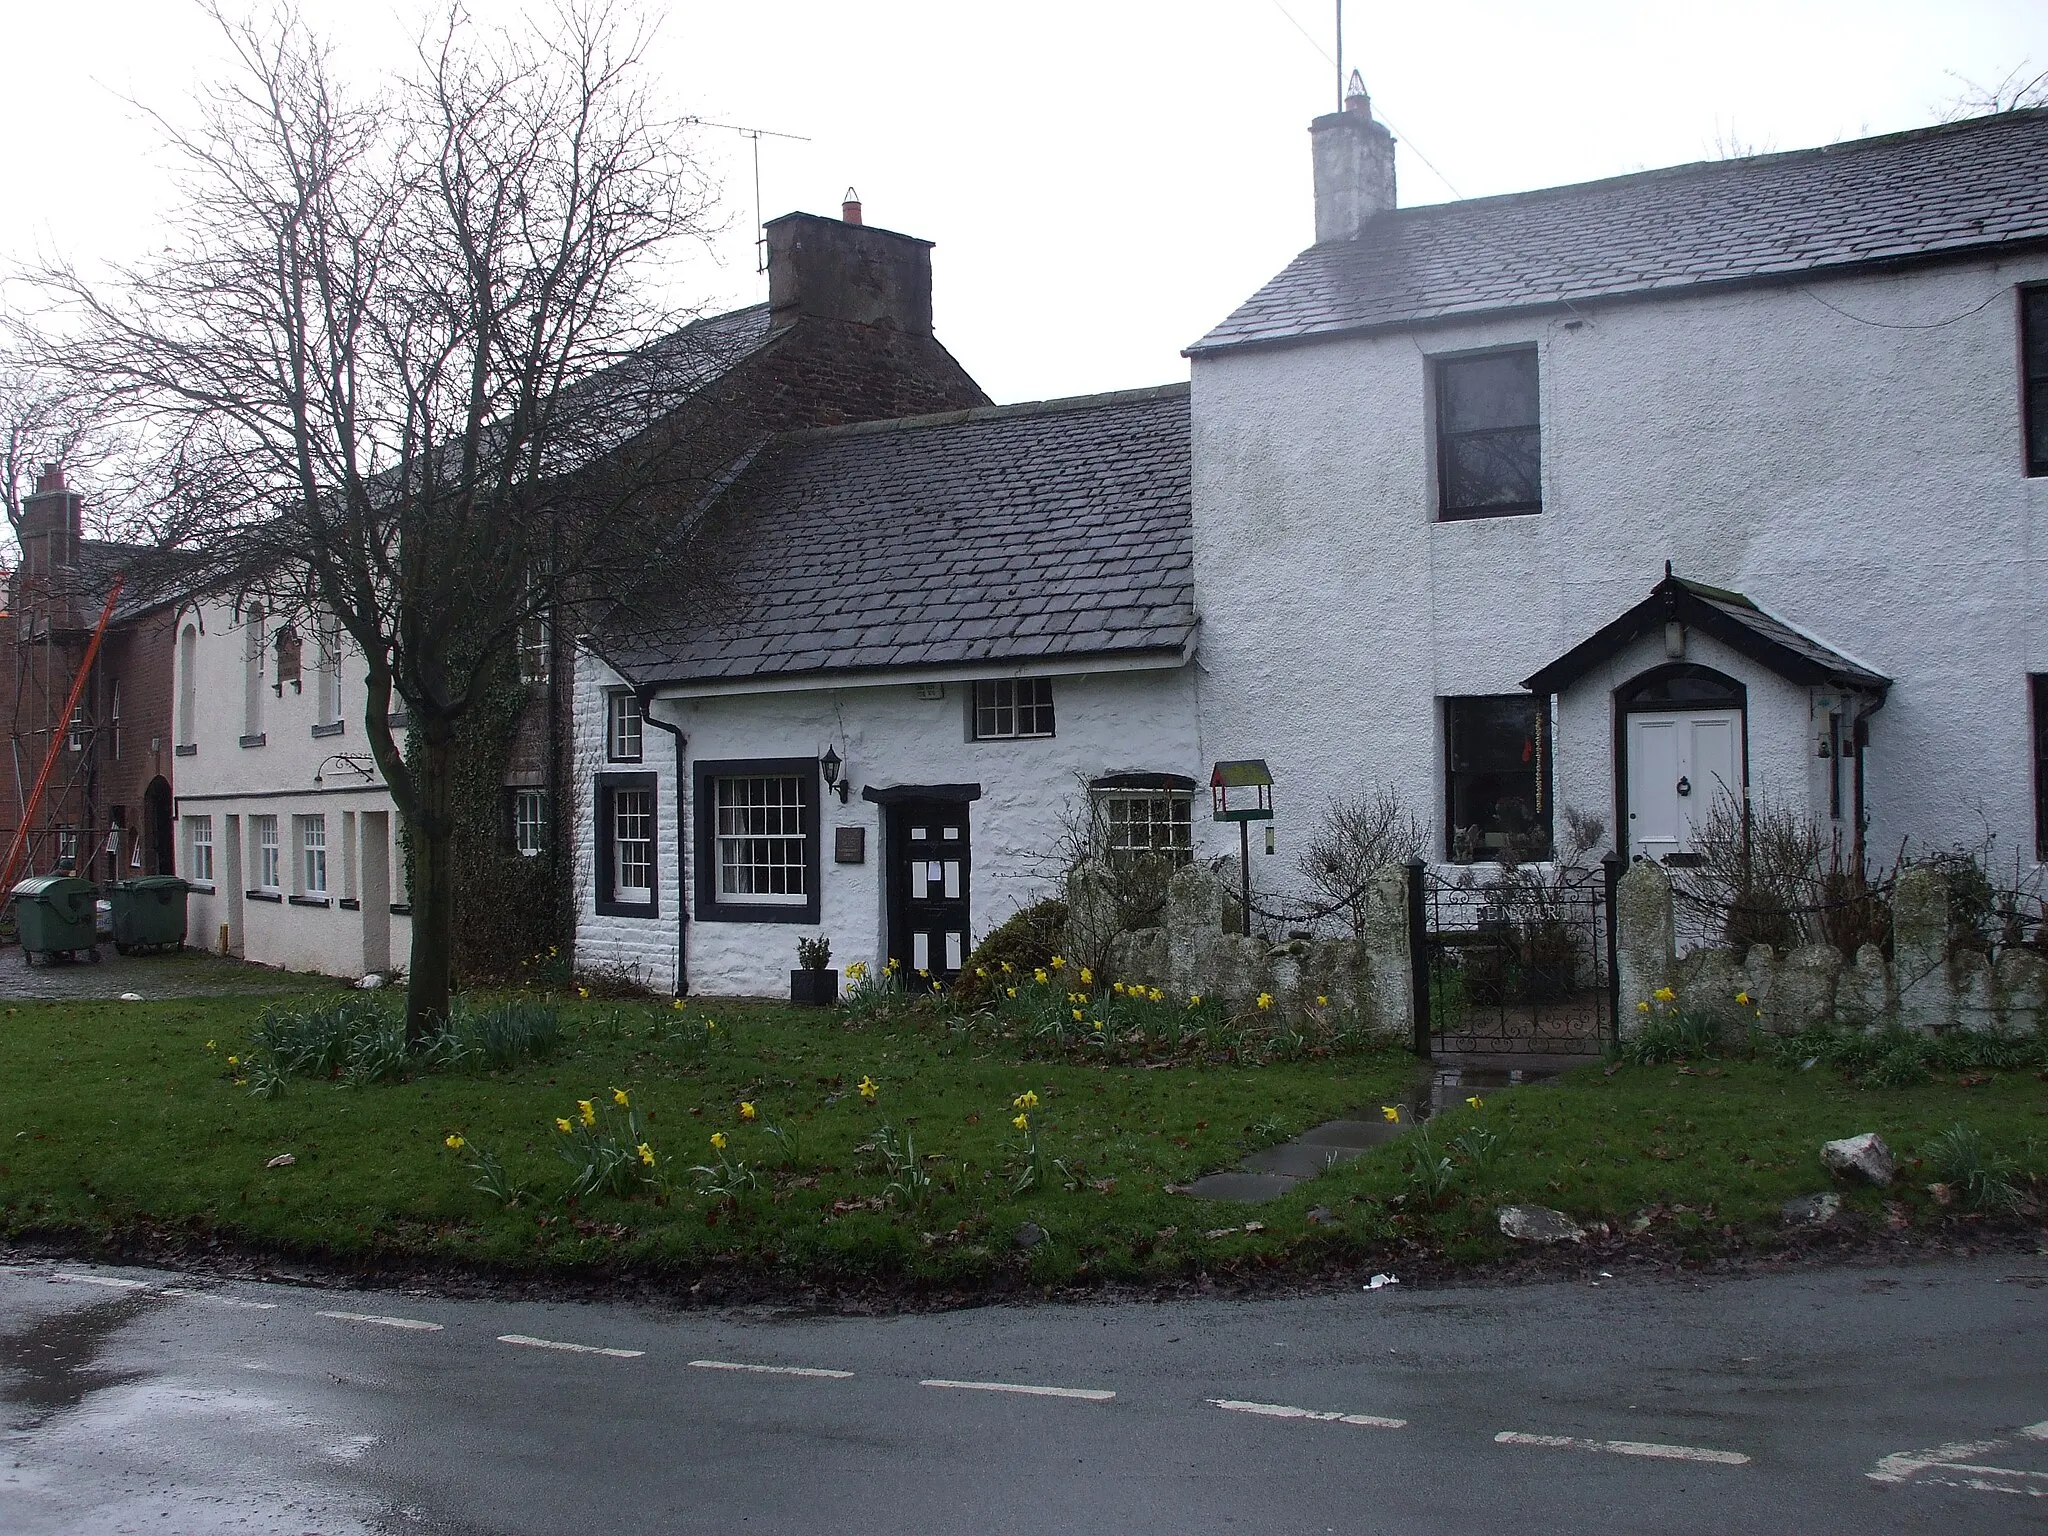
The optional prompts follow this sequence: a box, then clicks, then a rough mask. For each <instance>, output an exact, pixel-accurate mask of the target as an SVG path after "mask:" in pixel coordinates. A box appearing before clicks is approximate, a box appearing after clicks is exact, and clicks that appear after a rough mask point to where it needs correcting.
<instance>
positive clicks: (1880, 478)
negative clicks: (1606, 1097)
mask: <svg viewBox="0 0 2048 1536" xmlns="http://www.w3.org/2000/svg"><path fill="white" fill-rule="evenodd" d="M2042 278H2048V258H2044V257H2041V256H2029V257H2025V258H2021V259H2015V260H2014V261H2011V262H2009V263H2005V264H2002V265H1992V264H1988V263H1987V264H1983V265H1979V266H1974V267H1968V268H1946V269H1937V270H1930V271H1922V272H1918V273H1911V274H1902V275H1897V276H1887V277H1868V278H1858V279H1854V280H1849V281H1839V282H1830V283H1825V284H1816V285H1814V286H1813V287H1812V288H1811V289H1810V290H1809V289H1807V288H1805V287H1787V288H1782V289H1768V290H1749V291H1743V292H1731V293H1727V294H1723V295H1719V296H1693V297H1681V298H1671V299H1660V300H1657V301H1654V302H1642V303H1634V304H1628V305H1609V306H1596V307H1592V308H1589V309H1588V310H1587V311H1586V312H1585V314H1584V315H1582V316H1574V315H1564V316H1551V315H1544V316H1540V317H1539V316H1531V317H1527V318H1512V319H1498V320H1491V321H1486V322H1483V323H1474V324H1469V325H1455V326H1444V327H1438V328H1432V329H1429V330H1426V331H1416V332H1413V333H1409V334H1399V335H1388V336H1381V337H1375V338H1362V339H1359V338H1353V339H1336V340H1329V341H1323V342H1317V343H1314V344H1309V345H1299V346H1291V347H1284V348H1275V349H1270V350H1264V351H1248V352H1239V353H1227V354H1223V355H1220V356H1215V357H1199V358H1197V359H1196V360H1195V364H1194V370H1193V374H1194V390H1193V419H1194V478H1195V576H1196V591H1197V596H1198V602H1199V605H1200V608H1201V611H1202V616H1203V630H1202V656H1201V664H1202V666H1203V668H1204V669H1205V671H1206V673H1207V680H1206V681H1205V684H1204V687H1203V690H1202V707H1203V730H1204V733H1205V735H1206V737H1207V739H1208V741H1209V744H1210V746H1211V748H1212V749H1213V751H1214V754H1215V755H1216V756H1218V757H1236V756H1261V757H1265V758H1267V759H1268V760H1269V761H1270V762H1271V763H1272V766H1273V770H1274V777H1275V779H1276V780H1277V789H1276V800H1277V805H1278V808H1279V828H1278V830H1279V834H1280V837H1281V839H1282V845H1283V852H1284V851H1286V850H1287V848H1288V847H1290V846H1298V844H1299V841H1300V836H1301V833H1302V831H1303V830H1304V829H1305V828H1306V827H1307V826H1308V825H1309V824H1310V823H1311V822H1312V820H1313V817H1314V815H1315V812H1316V809H1317V807H1318V806H1319V804H1320V803H1321V802H1322V801H1323V800H1325V799H1326V798H1327V797H1329V796H1331V795H1333V794H1339V793H1351V792H1355V791H1356V790H1357V789H1359V788H1360V787H1363V786H1366V785H1368V784H1374V783H1379V784H1389V785H1392V786H1394V787H1396V788H1398V789H1399V790H1400V792H1401V793H1402V795H1403V796H1404V798H1405V799H1407V801H1408V802H1409V804H1410V805H1411V806H1412V807H1413V808H1414V809H1415V810H1417V811H1418V812H1419V813H1420V814H1421V815H1423V816H1424V817H1425V819H1426V820H1428V821H1429V822H1430V824H1431V825H1432V826H1433V827H1436V828H1437V829H1438V841H1437V848H1438V850H1439V851H1440V850H1441V848H1442V842H1441V821H1442V799H1443V771H1442V770H1443V764H1442V732H1441V726H1440V710H1439V706H1438V703H1437V701H1438V699H1440V698H1441V697H1444V696H1448V695H1456V694H1483V693H1514V692H1518V691H1519V686H1520V681H1521V679H1522V678H1524V677H1527V676H1528V675H1530V674H1531V673H1533V672H1534V671H1536V670H1537V669H1538V668H1539V667H1541V666H1543V665H1544V664H1545V663H1547V662H1549V661H1551V660H1553V659H1554V658H1556V657H1557V656H1559V655H1560V654H1562V653H1563V652H1564V651H1565V650H1566V649H1568V648H1569V647H1570V646H1572V645H1575V644H1577V643H1578V642H1579V641H1581V640H1583V639H1585V638H1586V637H1587V636H1589V635H1591V634H1592V633H1593V632H1594V631H1595V630H1597V629H1598V628H1599V627H1600V626H1602V625H1604V624H1606V623H1607V622H1609V621H1610V620H1612V619H1614V618H1615V617H1617V616H1618V615H1619V614H1621V613H1622V612H1623V611H1624V610H1626V609H1627V608H1629V607H1631V606H1632V605H1634V604H1635V603H1637V602H1638V601H1640V600H1641V599H1642V598H1643V597H1645V596H1646V595H1647V594H1648V592H1649V590H1650V588H1651V587H1652V586H1653V585H1654V584H1655V583H1656V582H1657V581H1658V580H1659V579H1660V578H1661V577H1662V575H1663V573H1664V562H1665V561H1666V560H1667V559H1669V560H1671V561H1672V562H1673V564H1674V565H1675V567H1676V569H1677V571H1678V573H1679V574H1680V575H1681V576H1686V577H1691V578H1694V579H1697V580H1701V581H1705V582H1708V583H1711V584H1714V585H1719V586H1725V587H1732V588H1734V589H1736V590H1739V591H1742V592H1744V593H1746V594H1748V595H1749V597H1750V598H1752V599H1753V600H1754V601H1756V602H1757V603H1759V604H1760V605H1762V606H1763V607H1765V608H1767V609H1769V610H1770V611H1772V612H1773V613H1775V614H1776V615H1777V616H1778V617H1780V618H1782V619H1784V620H1785V621H1786V622H1788V623H1791V624H1793V625H1795V626H1798V627H1800V628H1802V629H1804V630H1806V631H1807V632H1808V633H1810V634H1813V635H1815V636H1816V637H1817V638H1819V639H1821V640H1823V641H1825V642H1826V643H1828V644H1831V645H1833V646H1835V647H1837V648H1838V649H1840V650H1843V651H1845V652H1847V653H1848V654H1850V655H1851V656H1853V657H1855V658H1857V659H1858V660H1860V661H1862V662H1864V663H1865V664H1867V665H1869V666H1871V667H1874V668H1876V669H1877V670H1878V671H1880V672H1883V673H1886V674H1888V675H1889V676H1891V677H1892V678H1894V679H1895V680H1896V681H1895V686H1894V688H1893V690H1892V693H1891V697H1890V700H1889V702H1888V703H1887V704H1886V706H1885V708H1884V709H1883V711H1882V712H1880V713H1879V714H1878V715H1877V716H1876V717H1875V718H1874V719H1873V720H1872V722H1871V749H1870V756H1869V759H1868V762H1867V776H1868V795H1869V801H1868V805H1869V810H1870V815H1871V818H1872V825H1871V831H1870V848H1871V852H1872V855H1873V857H1876V858H1880V859H1886V860H1888V859H1889V857H1890V856H1891V854H1892V853H1894V852H1895V851H1896V849H1897V847H1898V845H1899V843H1900V841H1901V839H1904V838H1908V837H1910V838H1911V840H1912V843H1913V845H1914V846H1916V847H1919V848H1923V849H1924V848H1927V847H1930V846H1932V847H1941V846H1947V845H1950V844H1953V843H1956V842H1958V841H1972V842H1974V841H1976V840H1977V839H1978V838H1979V837H1981V835H1982V832H1983V829H1984V827H1985V825H1986V824H1987V823H1988V825H1989V826H1990V827H1991V828H1992V829H1993V830H1994V831H1995V832H1996V833H1997V835H1998V839H1999V841H1998V849H1999V855H2000V856H2001V857H2002V858H2010V857H2012V856H2013V854H2014V853H2015V852H2020V853H2023V854H2024V855H2025V856H2027V857H2028V858H2031V857H2032V851H2033V801H2032V795H2033V783H2032V760H2031V749H2030V739H2029V714H2028V700H2027V687H2026V675H2027V673H2028V672H2030V671H2048V633H2044V629H2048V625H2044V621H2048V577H2044V565H2043V562H2044V559H2048V547H2044V543H2043V534H2044V532H2048V480H2038V479H2037V480H2029V479H2027V478H2026V477H2025V475H2024V474H2023V473H2022V458H2021V438H2020V416H2019V411H2020V407H2019V390H2018V382H2017V381H2018V369H2017V362H2016V359H2017V350H2018V341H2017V318H2016V316H2017V301H2016V298H2015V294H2014V285H2015V284H2017V283H2020V282H2026V281H2032V280H2038V279H2042ZM1823 301H1825V302H1823ZM1852 316H1853V317H1855V318H1850V317H1852ZM1532 342H1533V343H1535V344H1536V345H1537V346H1538V348H1539V352H1540V368H1541V389H1542V419H1543V440H1542V447H1543V499H1544V510H1543V512H1542V513H1540V514H1538V515H1536V516H1532V517H1512V518H1497V519H1475V520H1471V521H1464V522H1451V523H1438V522H1436V521H1434V511H1433V509H1434V506H1435V486H1434V470H1433V465H1432V458H1431V443H1430V419H1429V412H1428V408H1427V407H1428V395H1429V387H1428V386H1429V380H1428V369H1427V360H1428V358H1429V357H1430V356H1434V355H1439V354H1443V353H1449V352H1455V351H1459V350H1463V349H1470V348H1484V347H1492V346H1501V345H1510V344H1526V343H1532ZM1661 659H1662V658H1661V655H1660V656H1657V657H1654V658H1651V659H1650V660H1649V662H1648V664H1651V665H1654V664H1656V662H1657V661H1659V660H1661ZM1727 670H1729V671H1731V672H1733V673H1734V674H1735V675H1736V676H1738V677H1740V678H1742V679H1743V680H1744V681H1746V682H1748V683H1749V685H1750V688H1751V696H1752V701H1753V707H1754V704H1755V701H1756V700H1757V699H1758V698H1759V696H1760V694H1761V693H1763V692H1764V690H1762V689H1760V684H1759V674H1760V673H1761V671H1762V669H1761V668H1759V667H1757V666H1755V665H1754V664H1744V665H1743V666H1742V667H1740V668H1737V667H1734V666H1731V667H1729V668H1728V669H1727ZM1773 707H1774V708H1775V706H1773ZM1796 713H1798V711H1797V710H1790V709H1788V711H1787V712H1785V719H1784V721H1783V722H1782V728H1783V729H1784V730H1785V731H1786V732H1787V733H1788V734H1789V735H1791V736H1793V737H1794V738H1795V739H1794V740H1788V741H1787V742H1785V743H1783V744H1782V745H1781V744H1780V743H1779V742H1778V741H1777V740H1776V738H1775V734H1774V732H1775V731H1776V730H1777V729H1778V727H1769V728H1767V726H1766V722H1764V721H1763V720H1762V719H1761V718H1755V719H1752V721H1751V722H1750V751H1751V761H1752V767H1753V770H1756V769H1757V768H1758V767H1759V765H1763V764H1766V763H1767V762H1770V761H1772V760H1773V757H1774V754H1788V755H1787V756H1785V758H1784V763H1785V766H1784V767H1783V768H1782V769H1779V768H1772V769H1770V770H1769V771H1770V772H1771V773H1772V775H1773V776H1774V777H1779V776H1782V775H1783V774H1791V773H1792V770H1791V769H1790V767H1789V763H1790V756H1789V754H1793V753H1795V752H1798V753H1807V754H1810V752H1811V750H1812V741H1811V739H1810V738H1809V737H1808V736H1807V733H1806V730H1805V728H1804V726H1803V725H1802V726H1801V729H1800V730H1799V731H1798V732H1792V731H1791V724H1790V717H1791V715H1793V714H1796ZM1611 742H1612V736H1611V729H1609V728H1607V727H1604V726H1603V727H1600V728H1597V729H1592V728H1589V724H1588V722H1587V721H1585V720H1581V719H1579V718H1577V716H1576V715H1575V714H1573V713H1571V712H1570V711H1569V710H1568V713H1567V718H1566V719H1565V720H1564V721H1563V722H1562V728H1561V731H1560V741H1559V746H1558V759H1559V764H1558V779H1557V783H1558V787H1559V790H1560V798H1561V799H1577V798H1581V797H1583V798H1585V799H1587V800H1590V801H1591V802H1592V804H1591V805H1590V806H1589V808H1590V809H1594V810H1596V811H1598V812H1599V813H1600V814H1601V815H1602V816H1603V817H1604V818H1605V819H1606V820H1607V821H1608V822H1609V823H1610V831H1611V830H1612V828H1611V823H1612V820H1613V796H1612V793H1611V789H1606V788H1603V785H1605V784H1606V783H1607V780H1608V774H1609V770H1610V765H1609V763H1608V762H1607V758H1608V757H1609V756H1610V755H1611V751H1612V746H1611ZM1587 754H1591V755H1592V757H1593V758H1594V761H1592V762H1587V761H1586V760H1585V758H1586V755H1587ZM1793 777H1794V778H1796V774H1793ZM1823 808H1824V807H1823ZM1276 863H1286V864H1291V860H1280V861H1276Z"/></svg>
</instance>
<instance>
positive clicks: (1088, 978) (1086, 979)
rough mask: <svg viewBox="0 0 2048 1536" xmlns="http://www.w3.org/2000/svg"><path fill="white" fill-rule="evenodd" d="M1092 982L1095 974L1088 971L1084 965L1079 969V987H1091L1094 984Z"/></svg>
mask: <svg viewBox="0 0 2048 1536" xmlns="http://www.w3.org/2000/svg"><path fill="white" fill-rule="evenodd" d="M1094 981H1095V972H1094V971H1092V970H1090V969H1089V968H1088V967H1087V966H1085V965H1084V966H1082V967H1081V985H1082V986H1084V987H1086V986H1092V985H1093V984H1094Z"/></svg>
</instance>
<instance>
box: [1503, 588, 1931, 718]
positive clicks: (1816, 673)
mask: <svg viewBox="0 0 2048 1536" xmlns="http://www.w3.org/2000/svg"><path fill="white" fill-rule="evenodd" d="M1674 619H1675V620H1677V621H1678V622H1679V623H1681V624H1689V625H1691V626H1693V627H1694V628H1696V629H1698V630H1699V631H1700V632H1701V633H1703V634H1708V635H1712V636H1713V637H1714V638H1715V639H1716V640H1719V641H1720V642H1722V644H1724V645H1726V646H1728V647H1729V648H1730V649H1732V650H1735V651H1738V652H1740V653H1741V654H1742V655H1744V656H1748V657H1749V658H1751V659H1752V660H1754V661H1758V662H1761V663H1762V664H1763V665H1765V666H1767V667H1769V668H1770V669H1771V670H1772V671H1773V672H1776V673H1777V674H1778V675H1779V676H1780V677H1782V678H1784V679H1785V680H1786V681H1788V682H1791V683H1796V684H1799V685H1800V686H1803V687H1808V688H1840V689H1843V690H1845V691H1849V692H1854V693H1868V694H1874V695H1875V696H1876V697H1878V698H1879V699H1882V698H1883V697H1884V696H1885V694H1886V693H1887V692H1889V691H1890V689H1891V685H1892V680H1891V679H1890V678H1888V677H1886V676H1885V675H1884V674H1883V673H1882V672H1873V671H1872V670H1871V669H1870V668H1869V667H1866V666H1865V665H1864V664H1863V663H1862V662H1860V661H1857V660H1855V659H1854V658H1853V657H1849V656H1845V655H1843V654H1842V653H1841V652H1840V651H1838V650H1835V649H1834V648H1833V647H1832V646H1829V645H1825V644H1823V643H1822V642H1821V641H1819V640H1816V639H1814V638H1813V636H1811V635H1809V634H1806V633H1804V632H1803V631H1801V630H1797V629H1794V628H1793V627H1792V626H1791V625H1790V624H1787V623H1786V622H1785V621H1784V620H1783V619H1781V618H1778V617H1777V616H1776V615H1775V614H1769V613H1766V612H1764V610H1763V609H1761V608H1759V607H1758V606H1757V605H1756V604H1755V603H1753V602H1751V601H1750V600H1749V599H1748V598H1747V597H1745V596H1743V595H1742V594H1741V593H1740V592H1730V591H1727V590H1726V589H1725V588H1721V587H1710V586H1708V585H1706V584H1705V583H1704V582H1698V581H1687V580H1686V579H1685V578H1684V577H1681V576H1674V575H1672V574H1671V567H1670V566H1669V565H1668V564H1667V565H1666V566H1665V568H1664V579H1663V580H1662V581H1660V582H1658V583H1657V585H1656V586H1654V587H1652V588H1651V589H1650V595H1649V596H1648V597H1646V598H1644V599H1643V600H1642V601H1641V602H1640V603H1637V604H1636V605H1635V607H1633V608H1631V609H1629V610H1628V612H1626V613H1624V614H1623V615H1622V616H1621V617H1620V618H1618V619H1616V620H1614V621H1613V622H1612V623H1611V624H1607V625H1604V626H1603V627H1602V628H1601V629H1600V630H1598V631H1597V632H1596V633H1594V634H1593V635H1591V636H1589V637H1588V638H1586V639H1585V640H1582V641H1580V642H1579V644H1577V645H1575V646H1573V647H1572V648H1571V649H1570V650H1568V651H1566V652H1565V653H1564V654H1563V655H1562V656H1560V657H1558V658H1557V660H1555V661H1553V662H1551V663H1550V664H1549V665H1548V666H1546V667H1544V668H1543V669H1542V670H1541V671H1540V672H1537V673H1535V674H1533V675H1532V676H1530V677H1528V678H1525V679H1524V680H1523V683H1522V686H1523V687H1524V688H1527V689H1528V690H1529V691H1530V692H1531V693H1534V694H1538V695H1546V696H1547V695H1549V694H1553V693H1562V692H1563V691H1564V690H1565V689H1567V688H1569V687H1570V686H1571V685H1572V684H1573V683H1574V682H1576V681H1577V680H1578V679H1579V678H1581V677H1583V676H1585V675H1586V673H1588V672H1589V671H1591V670H1592V669H1593V668H1594V667H1596V666H1598V665H1599V664H1600V663H1601V662H1603V661H1605V660H1606V659H1607V658H1608V657H1610V656H1613V655H1614V654H1616V653H1617V652H1618V651H1620V650H1621V649H1622V648H1623V647H1625V646H1627V645H1629V644H1631V643H1632V642H1634V641H1635V640H1638V639H1640V638H1641V637H1642V636H1644V635H1647V634H1650V633H1653V632H1654V631H1656V630H1658V629H1661V628H1662V627H1663V626H1664V625H1665V623H1667V622H1668V621H1670V620H1674Z"/></svg>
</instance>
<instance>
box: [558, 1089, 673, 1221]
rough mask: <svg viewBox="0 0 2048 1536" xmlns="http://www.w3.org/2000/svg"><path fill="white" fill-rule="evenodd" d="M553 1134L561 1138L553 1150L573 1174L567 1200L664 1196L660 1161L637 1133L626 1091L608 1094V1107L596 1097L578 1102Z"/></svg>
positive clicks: (641, 1133)
mask: <svg viewBox="0 0 2048 1536" xmlns="http://www.w3.org/2000/svg"><path fill="white" fill-rule="evenodd" d="M555 1134H556V1135H557V1136H558V1137H559V1138H560V1144H559V1146H558V1147H557V1149H556V1150H557V1151H558V1152H559V1153H560V1154H561V1157H562V1160H563V1161H564V1162H566V1163H567V1164H568V1165H569V1166H570V1167H571V1168H572V1169H574V1170H575V1177H574V1178H573V1179H572V1180H571V1181H570V1184H569V1198H571V1199H583V1198H586V1197H588V1196H590V1195H596V1194H608V1195H616V1196H617V1197H618V1198H620V1199H622V1200H625V1199H630V1198H631V1197H632V1196H634V1195H637V1194H646V1193H650V1192H651V1193H655V1194H661V1195H666V1194H667V1193H668V1184H667V1181H666V1179H665V1178H664V1177H663V1174H662V1160H661V1158H660V1157H659V1156H658V1155H657V1154H656V1153H655V1150H654V1147H653V1144H652V1143H651V1142H650V1141H649V1139H648V1137H647V1135H646V1133H645V1131H644V1130H643V1129H642V1128H641V1125H640V1115H639V1111H638V1110H636V1109H634V1107H633V1096H632V1095H631V1094H629V1093H628V1092H627V1091H626V1090H625V1089H623V1088H613V1089H611V1090H610V1093H609V1101H608V1102H602V1103H601V1102H600V1101H599V1100H598V1099H597V1098H595V1097H593V1098H588V1099H578V1100H577V1101H576V1112H575V1113H574V1114H573V1115H559V1116H557V1117H556V1119H555Z"/></svg>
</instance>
